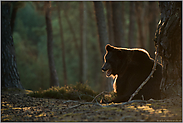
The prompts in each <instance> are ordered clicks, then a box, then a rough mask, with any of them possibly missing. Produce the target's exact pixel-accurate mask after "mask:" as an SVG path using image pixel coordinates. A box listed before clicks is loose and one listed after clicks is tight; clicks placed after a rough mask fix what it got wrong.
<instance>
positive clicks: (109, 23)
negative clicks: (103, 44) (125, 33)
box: [106, 1, 114, 45]
mask: <svg viewBox="0 0 183 123" xmlns="http://www.w3.org/2000/svg"><path fill="white" fill-rule="evenodd" d="M106 9H107V26H108V33H109V43H110V44H111V45H114V32H113V26H112V24H113V22H112V7H111V2H110V1H106Z"/></svg>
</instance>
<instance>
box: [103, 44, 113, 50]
mask: <svg viewBox="0 0 183 123" xmlns="http://www.w3.org/2000/svg"><path fill="white" fill-rule="evenodd" d="M105 49H106V50H107V51H112V50H114V47H113V46H111V45H110V44H107V45H106V46H105Z"/></svg>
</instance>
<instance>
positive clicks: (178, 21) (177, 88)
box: [155, 2, 182, 98]
mask: <svg viewBox="0 0 183 123" xmlns="http://www.w3.org/2000/svg"><path fill="white" fill-rule="evenodd" d="M159 7H160V11H161V21H160V23H159V25H158V30H157V32H156V39H155V44H156V46H157V49H158V53H159V55H160V56H161V57H162V65H163V69H162V80H161V86H160V88H161V90H162V96H163V97H166V98H168V97H175V96H180V97H182V2H159Z"/></svg>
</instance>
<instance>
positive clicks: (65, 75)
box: [57, 4, 67, 85]
mask: <svg viewBox="0 0 183 123" xmlns="http://www.w3.org/2000/svg"><path fill="white" fill-rule="evenodd" d="M57 14H58V23H59V29H60V39H61V48H62V63H63V74H64V85H67V69H66V60H65V44H64V34H63V28H62V18H61V15H60V6H59V5H58V4H57Z"/></svg>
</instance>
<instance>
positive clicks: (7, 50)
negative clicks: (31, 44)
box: [1, 2, 23, 89]
mask: <svg viewBox="0 0 183 123" xmlns="http://www.w3.org/2000/svg"><path fill="white" fill-rule="evenodd" d="M1 4H2V6H1V7H2V8H1V10H2V11H1V14H2V15H1V17H2V20H1V31H2V32H1V36H2V37H1V45H2V47H1V48H2V49H1V60H2V61H1V67H2V68H1V72H2V74H1V76H2V79H1V81H2V82H1V88H3V87H6V88H11V87H15V88H20V89H23V87H22V85H21V84H20V77H19V74H18V71H17V64H16V59H15V49H14V44H13V37H12V33H11V26H10V18H9V16H10V5H9V3H6V2H3V3H1Z"/></svg>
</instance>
